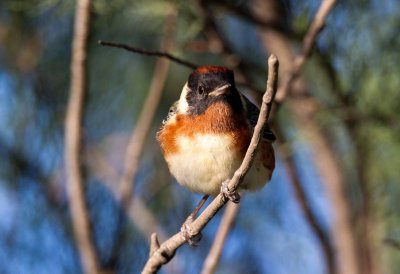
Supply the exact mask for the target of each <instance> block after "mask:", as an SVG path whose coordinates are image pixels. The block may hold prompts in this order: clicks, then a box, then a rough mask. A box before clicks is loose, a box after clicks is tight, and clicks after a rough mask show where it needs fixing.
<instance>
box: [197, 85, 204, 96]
mask: <svg viewBox="0 0 400 274" xmlns="http://www.w3.org/2000/svg"><path fill="white" fill-rule="evenodd" d="M197 92H198V93H199V94H200V95H203V93H204V87H203V86H199V87H198V88H197Z"/></svg>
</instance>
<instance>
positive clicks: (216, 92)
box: [208, 84, 231, 97]
mask: <svg viewBox="0 0 400 274" xmlns="http://www.w3.org/2000/svg"><path fill="white" fill-rule="evenodd" d="M230 87H231V85H230V84H226V85H223V86H222V87H219V88H217V89H215V90H213V91H211V92H210V93H209V94H208V96H214V97H216V96H219V95H222V94H225V93H227V92H228V91H229V88H230Z"/></svg>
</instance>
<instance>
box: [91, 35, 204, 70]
mask: <svg viewBox="0 0 400 274" xmlns="http://www.w3.org/2000/svg"><path fill="white" fill-rule="evenodd" d="M98 43H99V44H100V45H102V46H108V47H114V48H121V49H124V50H127V51H130V52H135V53H139V54H144V55H150V56H158V57H163V58H167V59H169V60H171V61H174V62H175V63H178V64H181V65H183V66H185V67H188V68H191V69H196V68H197V67H198V66H197V65H196V64H193V63H191V62H189V61H186V60H183V59H181V58H178V57H176V56H173V55H172V54H170V53H168V52H165V51H158V50H147V49H141V48H136V47H132V46H128V45H126V44H121V43H114V42H109V41H102V40H99V41H98Z"/></svg>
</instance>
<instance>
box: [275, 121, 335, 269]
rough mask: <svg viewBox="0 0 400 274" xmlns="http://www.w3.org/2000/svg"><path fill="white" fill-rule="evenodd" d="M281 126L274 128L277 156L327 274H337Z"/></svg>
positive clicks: (330, 249) (327, 239) (330, 251)
mask: <svg viewBox="0 0 400 274" xmlns="http://www.w3.org/2000/svg"><path fill="white" fill-rule="evenodd" d="M281 127H282V126H281V125H278V126H277V127H275V131H274V132H275V134H276V135H277V140H278V142H279V143H278V144H279V146H278V148H279V149H280V151H279V152H280V153H279V155H281V156H282V160H283V162H284V164H285V166H286V172H287V173H288V175H289V177H290V182H291V184H292V186H293V189H294V192H295V195H296V199H297V201H298V203H299V205H300V208H301V209H302V211H303V213H304V217H305V218H306V220H307V222H308V224H309V225H310V228H311V229H312V231H313V232H314V234H315V236H316V237H317V238H318V240H319V242H320V243H321V248H322V251H323V252H324V255H325V256H324V257H325V260H326V264H327V268H328V273H330V274H334V273H337V269H336V264H335V251H334V250H333V246H332V244H331V242H330V239H329V237H328V236H327V234H326V233H325V232H324V230H323V229H322V227H321V225H320V224H319V223H318V220H317V219H316V217H315V215H314V213H313V211H312V209H311V206H310V205H309V201H308V200H307V197H306V193H305V192H304V189H303V186H302V185H301V182H300V180H299V177H300V176H299V174H298V172H297V170H296V166H295V161H294V159H293V157H292V153H291V152H290V151H288V149H287V145H286V144H287V141H286V140H285V139H286V138H285V135H284V134H283V132H282V129H281Z"/></svg>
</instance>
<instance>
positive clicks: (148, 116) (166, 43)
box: [118, 6, 176, 208]
mask: <svg viewBox="0 0 400 274" xmlns="http://www.w3.org/2000/svg"><path fill="white" fill-rule="evenodd" d="M170 9H171V10H170V11H169V12H168V15H167V17H166V22H165V35H164V39H163V41H162V45H161V48H162V49H163V50H166V51H169V50H172V48H173V34H174V30H175V23H176V9H175V7H173V6H171V7H170ZM169 66H170V62H169V60H167V59H158V60H157V63H156V67H155V70H154V74H153V79H152V81H151V84H150V89H149V92H148V95H147V97H146V101H145V102H144V105H143V108H142V112H141V113H140V116H139V119H138V121H137V124H136V127H135V129H134V131H133V133H132V135H131V138H130V140H129V143H128V147H127V151H126V154H125V161H124V169H123V173H122V176H121V180H120V183H119V191H118V192H119V197H120V199H121V202H122V204H123V206H124V207H125V208H129V201H130V198H131V197H132V196H133V193H132V192H133V189H134V180H135V177H136V173H137V171H138V169H139V158H140V155H141V154H142V151H143V147H144V143H145V141H146V139H147V136H148V134H149V131H150V128H151V124H152V122H153V119H154V115H155V113H156V111H157V108H158V105H159V103H160V99H161V96H162V93H163V90H164V85H165V81H166V80H167V76H168V71H169Z"/></svg>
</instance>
